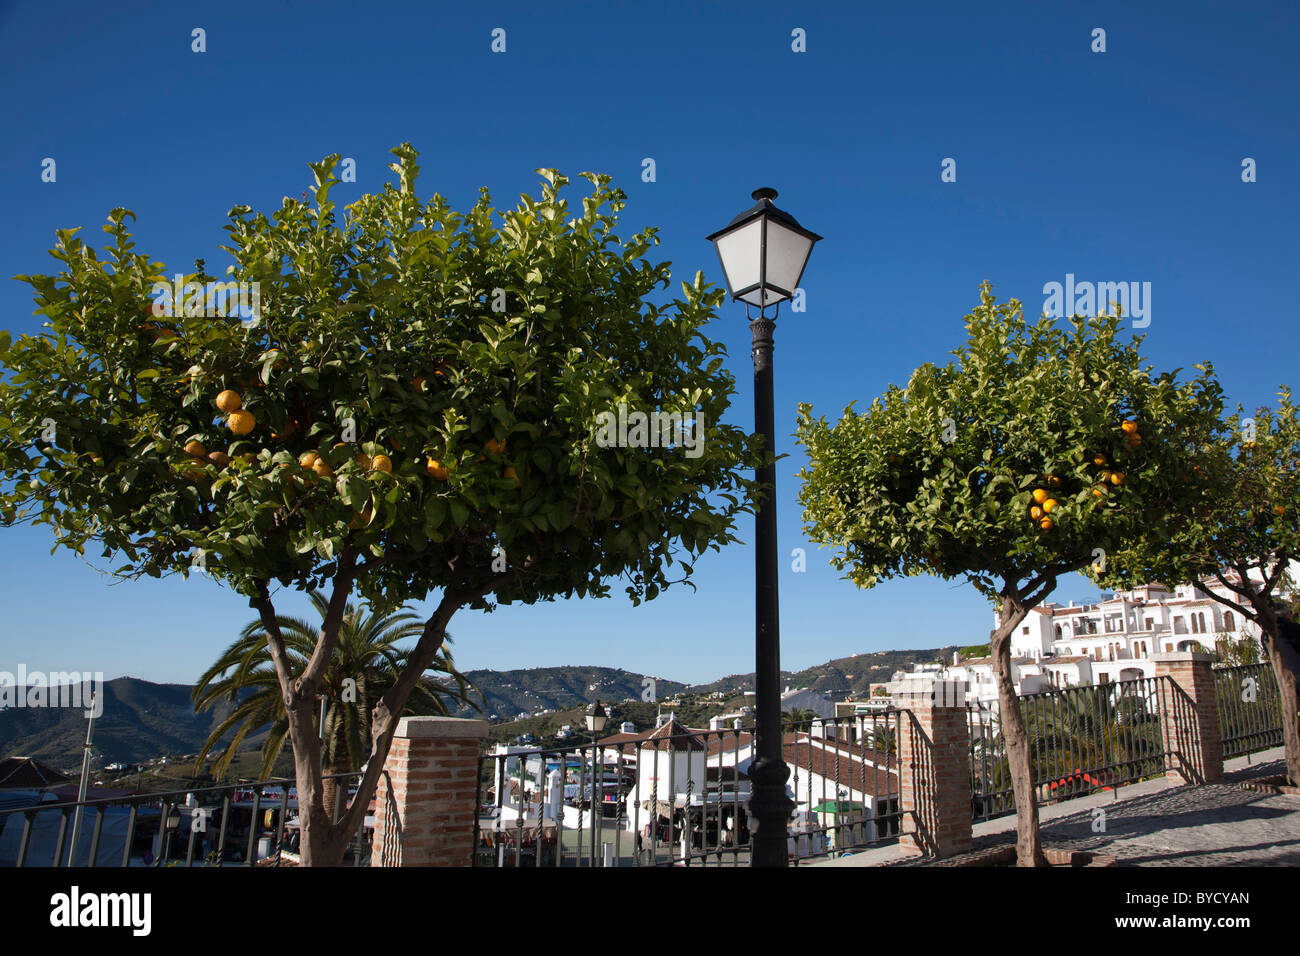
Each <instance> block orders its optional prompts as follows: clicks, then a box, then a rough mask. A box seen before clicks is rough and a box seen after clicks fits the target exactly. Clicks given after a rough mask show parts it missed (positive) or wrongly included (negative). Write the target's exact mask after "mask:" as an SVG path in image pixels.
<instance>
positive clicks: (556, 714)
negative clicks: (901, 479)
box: [0, 647, 957, 771]
mask: <svg viewBox="0 0 1300 956" xmlns="http://www.w3.org/2000/svg"><path fill="white" fill-rule="evenodd" d="M954 650H957V648H956V647H944V648H934V649H930V650H914V651H877V652H869V653H865V654H855V655H854V656H852V657H845V658H841V659H839V660H834V661H828V662H827V663H825V664H819V665H817V666H816V667H810V668H807V669H806V670H802V671H794V672H791V671H783V672H782V674H781V684H782V687H783V688H785V687H792V688H808V689H810V690H814V691H819V692H825V691H829V692H836V693H845V694H850V695H852V696H855V697H866V696H869V695H870V691H871V685H872V684H876V683H881V682H883V681H887V680H889V679H890V677H891V676H892V675H893V673H894V672H895V671H897V670H910V669H911V667H912V665H913V664H915V663H924V662H928V661H936V660H945V661H947V660H951V659H952V652H953V651H954ZM466 676H468V677H469V679H470V680H472V681H473V682H474V684H475V685H476V686H477V687H478V688H479V690H480V692H481V693H482V695H483V710H482V716H483V717H485V718H488V719H490V720H491V721H492V723H493V724H501V725H504V724H510V725H511V726H510V727H509V728H505V727H501V728H496V729H495V731H496V732H494V736H498V737H499V736H503V735H504V734H508V733H515V734H517V733H523V732H534V733H535V732H537V731H541V732H542V733H543V734H546V733H548V732H549V731H551V730H552V729H553V728H554V727H556V726H559V724H561V723H565V722H569V723H574V724H575V729H576V728H577V726H580V725H581V718H580V714H581V711H580V709H579V708H581V707H585V706H586V704H587V703H589V702H590V701H593V700H597V699H599V700H601V701H603V702H605V703H607V704H620V705H623V706H622V707H621V708H620V710H621V712H622V713H623V714H624V715H625V719H631V720H633V721H635V722H637V723H638V724H642V723H646V722H653V712H654V711H655V710H656V709H657V703H656V702H658V701H666V700H670V699H672V698H675V697H678V696H679V695H687V696H688V697H690V698H702V697H706V696H707V695H709V694H713V693H721V694H723V695H724V697H723V699H722V700H720V701H718V702H717V703H716V704H713V705H711V706H707V707H705V706H702V705H701V707H700V709H699V711H698V712H697V711H695V710H694V708H693V707H691V708H690V709H688V708H681V713H680V717H681V718H682V719H686V720H688V721H689V720H690V719H691V718H692V717H695V718H697V719H699V718H703V717H704V716H705V715H706V714H707V713H711V712H713V711H715V710H721V709H722V708H723V707H726V706H734V704H736V703H738V701H736V700H734V699H733V698H738V697H740V695H742V694H743V693H744V691H746V690H753V688H754V676H753V674H735V675H732V676H730V677H724V678H722V679H721V680H716V681H712V682H710V683H708V684H692V685H687V684H683V683H681V682H679V681H674V680H668V679H666V678H663V677H657V676H654V677H651V676H647V675H645V674H637V673H633V672H632V671H625V670H622V669H619V668H612V667H582V666H564V667H537V668H532V669H528V670H509V671H496V670H474V671H468V672H467V674H466ZM651 680H652V681H653V682H654V683H653V688H651V686H650V685H649V684H647V681H651ZM650 689H653V692H654V701H655V702H649V703H647V702H645V700H644V698H645V696H646V692H647V691H648V690H650ZM688 707H689V705H688ZM227 713H228V705H219V706H218V707H216V708H214V709H213V710H209V711H204V712H203V713H202V714H195V713H194V706H193V704H192V703H191V702H190V687H189V685H186V684H155V683H152V682H150V681H145V680H137V679H136V678H133V677H119V678H117V679H116V680H111V681H106V682H105V683H104V710H103V714H102V716H100V717H99V718H98V719H97V720H96V721H95V740H94V744H95V750H96V752H97V754H98V755H99V756H100V760H99V761H98V764H99V766H103V764H105V763H141V762H144V761H147V760H151V759H154V758H158V757H163V756H168V757H178V756H183V755H186V754H194V753H197V752H198V750H199V748H200V747H202V746H203V742H204V741H205V740H206V739H207V736H208V734H209V733H210V732H211V731H212V729H213V728H214V727H215V726H216V725H217V724H218V723H220V722H221V720H222V719H223V718H224V717H225V715H226V714H227ZM457 715H458V716H465V717H468V716H479V714H478V713H476V712H475V711H473V710H470V709H468V708H462V709H461V710H460V711H458V712H457ZM85 739H86V718H85V715H84V711H83V710H82V709H81V708H25V707H23V708H8V709H5V710H0V757H9V756H17V755H22V756H27V757H36V758H39V759H42V760H45V761H47V762H49V763H51V764H53V765H54V766H56V767H58V768H59V769H64V770H68V769H71V770H74V771H75V770H76V769H78V768H79V766H80V761H81V747H82V744H83V743H84V742H85ZM261 740H262V737H261V735H257V736H254V737H251V738H250V739H249V748H250V749H252V748H256V747H258V746H260V744H261Z"/></svg>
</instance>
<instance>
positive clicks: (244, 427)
mask: <svg viewBox="0 0 1300 956" xmlns="http://www.w3.org/2000/svg"><path fill="white" fill-rule="evenodd" d="M226 426H227V427H228V428H229V429H230V430H231V431H232V432H234V433H235V434H236V435H247V434H248V433H249V432H251V431H252V430H253V429H254V428H255V427H256V426H257V419H256V418H254V417H253V413H252V412H246V411H244V410H243V409H239V410H237V411H233V412H231V413H230V415H229V416H227V418H226Z"/></svg>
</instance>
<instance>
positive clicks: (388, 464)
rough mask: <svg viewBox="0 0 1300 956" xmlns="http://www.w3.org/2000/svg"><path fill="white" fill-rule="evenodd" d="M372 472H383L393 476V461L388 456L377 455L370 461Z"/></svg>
mask: <svg viewBox="0 0 1300 956" xmlns="http://www.w3.org/2000/svg"><path fill="white" fill-rule="evenodd" d="M370 470H371V471H382V472H384V474H388V475H391V474H392V473H393V460H392V459H391V458H389V457H388V456H387V455H376V456H375V457H374V458H372V459H370Z"/></svg>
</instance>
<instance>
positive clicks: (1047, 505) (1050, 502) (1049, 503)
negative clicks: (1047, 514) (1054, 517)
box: [1043, 498, 1056, 511]
mask: <svg viewBox="0 0 1300 956" xmlns="http://www.w3.org/2000/svg"><path fill="white" fill-rule="evenodd" d="M1055 507H1056V499H1055V498H1048V499H1047V500H1046V501H1044V502H1043V510H1044V511H1051V510H1052V509H1054V508H1055Z"/></svg>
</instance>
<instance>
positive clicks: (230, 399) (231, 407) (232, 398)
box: [217, 388, 244, 414]
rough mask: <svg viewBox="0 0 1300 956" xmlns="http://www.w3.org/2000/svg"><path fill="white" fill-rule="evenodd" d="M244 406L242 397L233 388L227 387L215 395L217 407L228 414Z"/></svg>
mask: <svg viewBox="0 0 1300 956" xmlns="http://www.w3.org/2000/svg"><path fill="white" fill-rule="evenodd" d="M243 407H244V399H243V398H242V397H241V396H240V394H239V393H238V392H236V391H235V390H234V389H233V388H228V389H226V390H225V391H224V392H222V393H221V394H219V395H218V396H217V408H219V409H221V410H222V411H223V412H225V413H227V414H229V413H230V412H237V411H239V410H240V409H241V408H243Z"/></svg>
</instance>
